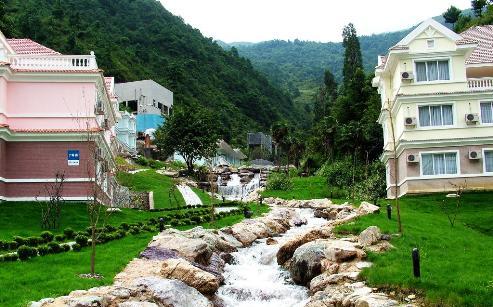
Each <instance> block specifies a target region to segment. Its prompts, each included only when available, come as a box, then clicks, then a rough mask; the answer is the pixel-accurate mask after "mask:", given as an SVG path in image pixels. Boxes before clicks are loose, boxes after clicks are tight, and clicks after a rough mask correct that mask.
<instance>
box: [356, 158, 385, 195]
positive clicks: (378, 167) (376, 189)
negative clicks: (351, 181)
mask: <svg viewBox="0 0 493 307" xmlns="http://www.w3.org/2000/svg"><path fill="white" fill-rule="evenodd" d="M368 172H369V174H368V175H367V177H366V178H365V179H363V180H361V181H360V182H357V183H356V184H355V187H354V196H355V198H357V199H361V200H367V201H372V202H374V203H376V202H377V200H378V199H379V198H380V197H382V196H384V195H385V191H386V183H385V166H384V165H383V164H382V163H381V162H380V161H375V162H374V163H372V164H371V165H370V167H369V170H368Z"/></svg>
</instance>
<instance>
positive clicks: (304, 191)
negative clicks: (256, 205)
mask: <svg viewBox="0 0 493 307" xmlns="http://www.w3.org/2000/svg"><path fill="white" fill-rule="evenodd" d="M292 182H293V188H292V189H290V190H288V191H281V190H274V191H273V190H265V191H264V192H262V196H263V197H278V198H283V199H315V198H333V197H336V198H338V197H339V194H340V193H339V192H338V191H337V189H335V188H332V189H331V188H329V186H328V185H327V181H326V180H325V178H323V177H318V176H312V177H292ZM332 196H333V197H332Z"/></svg>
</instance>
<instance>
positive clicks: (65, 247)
mask: <svg viewBox="0 0 493 307" xmlns="http://www.w3.org/2000/svg"><path fill="white" fill-rule="evenodd" d="M60 246H61V247H62V250H63V251H64V252H68V251H69V250H70V245H68V244H62V245H60Z"/></svg>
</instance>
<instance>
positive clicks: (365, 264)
mask: <svg viewBox="0 0 493 307" xmlns="http://www.w3.org/2000/svg"><path fill="white" fill-rule="evenodd" d="M372 265H373V263H371V262H367V261H360V262H358V263H356V267H357V268H358V269H360V270H362V269H364V268H369V267H371V266H372Z"/></svg>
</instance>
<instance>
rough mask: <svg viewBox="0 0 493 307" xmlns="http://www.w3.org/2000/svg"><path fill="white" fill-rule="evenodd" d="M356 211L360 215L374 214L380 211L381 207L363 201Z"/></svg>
mask: <svg viewBox="0 0 493 307" xmlns="http://www.w3.org/2000/svg"><path fill="white" fill-rule="evenodd" d="M356 212H357V213H358V214H359V215H366V214H373V213H377V212H380V207H378V206H375V205H373V204H370V203H369V202H366V201H364V202H361V205H360V206H359V207H358V209H357V210H356Z"/></svg>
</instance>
